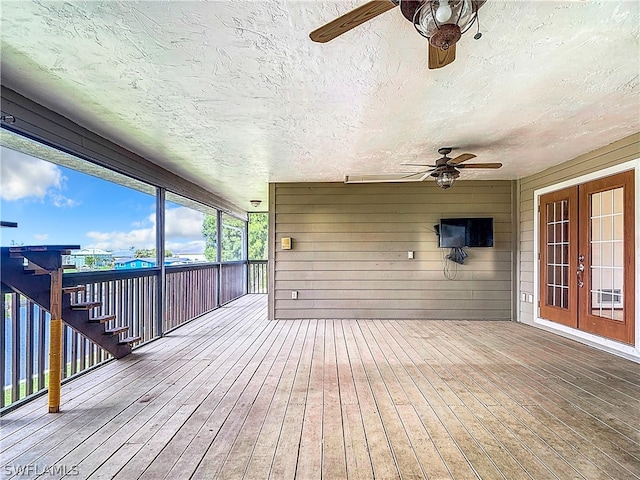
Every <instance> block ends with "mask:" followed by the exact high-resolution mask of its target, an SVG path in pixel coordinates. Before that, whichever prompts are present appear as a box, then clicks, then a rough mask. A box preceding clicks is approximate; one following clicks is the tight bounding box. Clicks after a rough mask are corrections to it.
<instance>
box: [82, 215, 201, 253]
mask: <svg viewBox="0 0 640 480" xmlns="http://www.w3.org/2000/svg"><path fill="white" fill-rule="evenodd" d="M203 221H204V214H203V213H200V212H198V211H197V210H192V209H190V208H187V207H178V208H172V209H170V210H167V211H166V213H165V224H166V225H165V227H166V228H165V230H166V234H165V235H166V240H167V243H166V248H167V249H168V250H171V252H173V253H196V252H203V251H204V246H205V241H204V240H203V238H202V222H203ZM149 223H151V226H150V227H148V228H134V229H133V230H130V231H128V232H97V231H92V232H87V233H86V236H87V237H89V238H90V239H91V240H92V241H93V243H91V244H90V245H86V247H87V248H101V249H103V250H124V249H129V248H131V247H132V246H133V247H135V248H154V247H155V231H156V214H155V213H153V214H151V215H149V216H148V217H147V218H146V219H144V220H141V221H136V222H132V225H133V226H134V227H141V226H142V225H149ZM176 238H179V239H185V240H187V241H184V242H175V241H174V242H171V241H170V240H171V239H176Z"/></svg>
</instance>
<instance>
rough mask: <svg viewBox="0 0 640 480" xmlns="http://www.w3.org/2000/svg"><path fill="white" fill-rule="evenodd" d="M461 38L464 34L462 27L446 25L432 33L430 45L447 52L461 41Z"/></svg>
mask: <svg viewBox="0 0 640 480" xmlns="http://www.w3.org/2000/svg"><path fill="white" fill-rule="evenodd" d="M461 36H462V33H461V32H460V27H459V26H458V25H453V24H451V23H447V24H445V25H440V27H439V28H436V29H435V30H434V31H433V32H431V36H430V37H429V43H430V44H431V45H432V46H434V47H436V48H439V49H441V50H447V49H448V48H449V47H450V46H451V45H453V44H454V43H456V42H457V41H458V40H460V37H461Z"/></svg>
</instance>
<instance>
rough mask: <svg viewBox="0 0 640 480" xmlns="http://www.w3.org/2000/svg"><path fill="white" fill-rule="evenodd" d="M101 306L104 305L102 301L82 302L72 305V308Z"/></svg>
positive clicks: (85, 308)
mask: <svg viewBox="0 0 640 480" xmlns="http://www.w3.org/2000/svg"><path fill="white" fill-rule="evenodd" d="M100 306H102V302H80V303H74V304H73V305H71V310H91V309H92V308H96V307H100Z"/></svg>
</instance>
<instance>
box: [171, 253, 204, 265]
mask: <svg viewBox="0 0 640 480" xmlns="http://www.w3.org/2000/svg"><path fill="white" fill-rule="evenodd" d="M174 258H179V259H181V260H182V261H183V262H190V263H196V262H206V261H207V257H205V256H204V253H175V254H174Z"/></svg>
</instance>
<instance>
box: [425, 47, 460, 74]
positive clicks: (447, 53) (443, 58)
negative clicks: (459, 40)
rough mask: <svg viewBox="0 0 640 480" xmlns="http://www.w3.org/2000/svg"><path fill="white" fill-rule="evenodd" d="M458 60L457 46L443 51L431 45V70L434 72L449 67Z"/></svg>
mask: <svg viewBox="0 0 640 480" xmlns="http://www.w3.org/2000/svg"><path fill="white" fill-rule="evenodd" d="M455 59H456V44H455V43H454V44H453V45H451V46H450V47H449V48H447V49H446V50H441V49H439V48H436V47H434V46H433V45H431V44H429V68H430V69H431V70H434V69H436V68H442V67H446V66H447V65H449V64H450V63H451V62H453V61H454V60H455Z"/></svg>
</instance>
